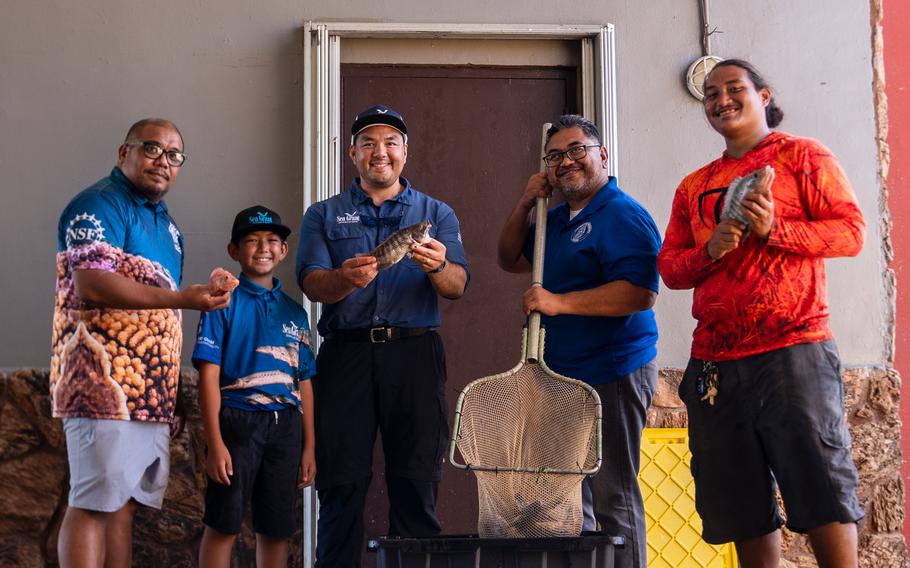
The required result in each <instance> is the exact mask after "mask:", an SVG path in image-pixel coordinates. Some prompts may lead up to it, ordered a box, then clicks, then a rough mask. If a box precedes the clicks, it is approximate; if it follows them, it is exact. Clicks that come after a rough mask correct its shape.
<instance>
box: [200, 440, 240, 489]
mask: <svg viewBox="0 0 910 568" xmlns="http://www.w3.org/2000/svg"><path fill="white" fill-rule="evenodd" d="M205 472H206V473H207V474H208V475H209V477H210V478H211V479H212V481H215V482H216V483H220V484H221V485H230V484H231V478H230V476H232V475H234V465H233V463H232V462H231V452H229V451H228V449H227V446H225V445H224V442H221V441H219V442H218V443H217V444H209V452H208V456H207V457H206V458H205Z"/></svg>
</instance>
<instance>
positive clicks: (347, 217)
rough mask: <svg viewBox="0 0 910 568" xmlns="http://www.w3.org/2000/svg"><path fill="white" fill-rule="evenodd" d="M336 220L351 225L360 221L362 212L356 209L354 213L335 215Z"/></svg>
mask: <svg viewBox="0 0 910 568" xmlns="http://www.w3.org/2000/svg"><path fill="white" fill-rule="evenodd" d="M335 222H336V223H338V224H339V225H349V224H352V223H359V222H360V213H358V212H356V211H354V212H353V213H345V214H344V215H337V216H335Z"/></svg>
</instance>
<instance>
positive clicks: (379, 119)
mask: <svg viewBox="0 0 910 568" xmlns="http://www.w3.org/2000/svg"><path fill="white" fill-rule="evenodd" d="M377 124H385V125H386V126H391V127H392V128H394V129H395V130H397V131H398V132H401V134H402V135H404V141H405V143H407V141H408V126H407V125H406V124H405V123H404V119H403V118H402V117H401V115H400V114H398V113H397V112H396V111H394V110H392V109H390V108H389V107H387V106H385V105H374V106H371V107H370V108H368V109H366V110H362V111H360V112H359V113H357V116H355V117H354V123H353V124H352V125H351V144H353V143H354V138H356V137H357V135H358V134H360V133H361V132H363V131H364V130H365V129H367V128H369V127H371V126H376V125H377Z"/></svg>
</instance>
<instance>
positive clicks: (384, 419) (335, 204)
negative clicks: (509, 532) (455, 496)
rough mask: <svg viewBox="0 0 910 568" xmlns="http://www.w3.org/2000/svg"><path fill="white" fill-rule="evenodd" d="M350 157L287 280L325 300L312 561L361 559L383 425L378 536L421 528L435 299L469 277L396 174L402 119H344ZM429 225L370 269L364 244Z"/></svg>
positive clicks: (437, 431) (430, 448) (451, 242)
mask: <svg viewBox="0 0 910 568" xmlns="http://www.w3.org/2000/svg"><path fill="white" fill-rule="evenodd" d="M351 136H352V138H351V146H350V148H349V150H348V156H349V157H350V158H351V161H352V162H353V163H354V166H355V167H356V168H357V172H358V174H359V177H358V178H357V179H355V180H354V182H353V183H352V184H351V187H349V188H348V189H347V191H345V192H343V193H341V194H339V195H337V196H335V197H332V198H330V199H327V200H325V201H322V202H319V203H316V204H314V205H313V206H312V207H310V208H309V209H308V210H307V212H306V214H305V215H304V218H303V224H302V228H301V230H300V245H299V247H298V250H297V278H298V282H299V283H300V287H301V288H302V289H303V291H304V293H305V294H306V295H307V297H308V298H309V299H310V300H312V301H314V302H322V304H323V311H322V317H321V318H320V320H319V324H318V330H319V333H320V334H321V335H322V336H323V337H324V338H325V342H324V343H323V344H322V347H321V349H320V350H319V355H318V356H317V360H316V366H317V368H318V369H319V372H318V374H317V376H316V377H315V378H314V380H313V390H314V394H315V406H316V436H317V439H316V463H317V464H318V465H319V475H317V477H316V489H317V490H318V494H319V525H318V534H319V537H318V542H317V545H316V559H317V565H319V566H323V567H332V568H345V567H353V566H359V565H360V551H361V548H362V540H363V508H364V500H365V498H366V494H367V489H368V488H369V484H370V479H371V476H372V456H373V443H374V441H375V438H376V430H377V428H378V429H379V430H380V431H381V432H382V444H383V452H384V455H385V462H386V484H387V488H388V494H389V504H390V508H389V534H390V535H398V536H432V535H436V534H439V532H440V530H441V527H440V524H439V520H438V518H437V516H436V495H437V486H438V483H439V478H440V474H441V463H442V457H443V452H444V451H445V447H446V442H447V439H448V424H447V418H446V414H447V406H446V401H445V377H446V369H445V353H444V351H443V346H442V342H441V340H440V338H439V336H438V335H437V333H436V331H435V329H436V328H437V327H439V324H440V315H439V307H438V298H439V296H442V297H444V298H447V299H452V300H454V299H457V298H459V297H461V295H462V294H463V293H464V291H465V287H466V286H467V283H468V279H469V273H468V264H467V259H466V258H465V253H464V247H463V246H462V243H461V233H460V229H459V225H458V219H457V218H456V217H455V213H454V212H453V211H452V208H451V207H449V206H448V205H446V204H445V203H443V202H441V201H438V200H436V199H433V198H431V197H429V196H427V195H425V194H423V193H421V192H419V191H417V190H415V189H414V188H413V187H412V186H411V184H410V182H409V181H408V180H407V179H405V178H403V177H401V171H402V169H403V168H404V164H405V162H406V161H407V156H408V145H407V126H406V125H405V122H404V119H403V118H402V117H401V115H400V114H398V113H397V112H395V111H394V110H392V109H390V108H388V107H385V106H383V105H377V106H373V107H370V108H369V109H367V110H365V111H363V112H361V113H360V114H358V115H357V117H356V118H355V119H354V123H353V125H352V127H351ZM423 220H429V221H430V223H432V227H431V229H430V236H431V237H432V238H431V240H430V241H429V242H428V243H425V244H422V245H412V256H411V257H410V258H405V259H403V260H402V261H401V262H399V263H398V264H395V265H394V266H392V267H391V268H388V269H386V270H382V271H379V270H378V267H377V260H376V258H375V257H373V256H357V255H358V254H362V253H368V252H370V251H371V250H373V249H374V248H375V247H376V246H377V245H379V243H381V242H382V241H383V240H384V239H385V238H387V237H388V236H389V235H390V234H392V233H393V232H394V231H395V230H397V229H399V228H403V227H407V226H409V225H413V224H415V223H419V222H420V221H423Z"/></svg>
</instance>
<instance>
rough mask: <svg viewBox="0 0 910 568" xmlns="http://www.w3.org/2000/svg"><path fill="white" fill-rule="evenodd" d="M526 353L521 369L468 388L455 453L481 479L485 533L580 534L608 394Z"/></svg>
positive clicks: (480, 527)
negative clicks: (584, 487)
mask: <svg viewBox="0 0 910 568" xmlns="http://www.w3.org/2000/svg"><path fill="white" fill-rule="evenodd" d="M527 334H528V332H527V330H526V331H525V334H524V336H525V337H527ZM540 347H541V352H542V351H543V330H541V332H540ZM523 351H524V352H523V353H522V360H523V362H522V363H521V364H519V365H518V366H516V367H515V368H514V369H512V370H510V371H508V372H505V373H500V374H498V375H493V376H490V377H484V378H482V379H478V380H476V381H474V382H472V383H470V384H469V385H468V386H467V387H465V389H464V390H463V391H462V392H461V395H460V396H459V398H458V403H457V407H456V410H455V424H454V430H453V437H452V444H451V448H450V455H449V458H450V461H451V463H452V464H453V465H455V466H456V467H463V468H466V469H470V470H471V471H473V472H474V474H475V475H476V476H477V493H478V499H479V519H478V527H477V530H478V533H479V534H480V536H481V537H500V538H545V537H554V536H578V535H579V534H580V533H581V528H582V522H583V514H582V500H581V481H582V479H584V477H585V476H587V475H593V474H594V473H596V472H597V470H598V469H599V468H600V463H601V455H602V454H601V445H600V444H601V437H600V430H601V406H600V398H599V397H598V395H597V392H596V391H594V389H593V388H591V387H590V386H589V385H587V384H586V383H583V382H581V381H576V380H574V379H570V378H568V377H563V376H561V375H559V374H557V373H555V372H553V371H552V370H550V369H549V368H548V367H547V366H546V364H545V363H544V362H543V358H542V357H537V358H530V359H527V358H526V353H527V351H526V349H523ZM456 448H457V450H458V452H459V453H460V454H461V456H462V458H464V463H463V464H462V463H458V461H457V460H456V458H455V450H456Z"/></svg>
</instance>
